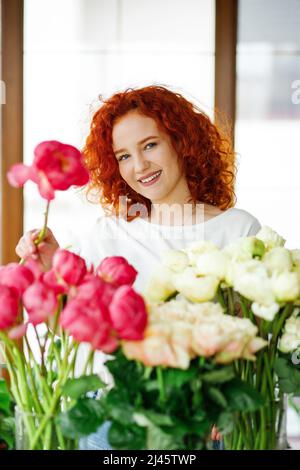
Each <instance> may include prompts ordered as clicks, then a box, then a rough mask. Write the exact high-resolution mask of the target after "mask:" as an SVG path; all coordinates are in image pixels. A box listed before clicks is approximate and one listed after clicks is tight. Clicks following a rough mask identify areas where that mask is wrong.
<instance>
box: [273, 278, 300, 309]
mask: <svg viewBox="0 0 300 470" xmlns="http://www.w3.org/2000/svg"><path fill="white" fill-rule="evenodd" d="M271 285H272V290H273V293H274V295H275V298H276V300H277V301H279V302H289V301H292V300H296V299H297V297H299V295H300V284H299V279H298V276H297V274H296V273H295V272H283V273H280V274H274V275H273V276H272V278H271Z"/></svg>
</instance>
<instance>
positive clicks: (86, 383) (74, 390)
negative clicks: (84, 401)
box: [62, 374, 106, 400]
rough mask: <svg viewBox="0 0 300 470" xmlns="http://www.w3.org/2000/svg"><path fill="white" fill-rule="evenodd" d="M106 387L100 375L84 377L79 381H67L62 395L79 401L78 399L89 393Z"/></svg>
mask: <svg viewBox="0 0 300 470" xmlns="http://www.w3.org/2000/svg"><path fill="white" fill-rule="evenodd" d="M105 386H106V385H105V383H104V382H102V380H101V379H100V377H99V376H98V375H96V374H95V375H84V376H82V377H78V378H77V379H69V380H67V382H66V383H65V385H64V387H63V389H62V395H63V396H65V397H71V398H74V399H75V400H77V398H79V397H81V396H82V395H85V394H86V393H87V392H94V391H96V390H98V389H99V388H103V387H105Z"/></svg>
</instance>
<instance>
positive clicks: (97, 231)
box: [78, 215, 115, 267]
mask: <svg viewBox="0 0 300 470" xmlns="http://www.w3.org/2000/svg"><path fill="white" fill-rule="evenodd" d="M78 254H79V255H80V256H81V257H82V258H84V259H85V261H86V263H87V265H88V266H90V265H91V264H93V265H94V267H96V266H98V265H99V263H100V262H101V260H102V259H103V258H105V257H106V256H113V255H114V254H115V243H114V234H113V230H112V226H111V223H110V221H109V217H108V216H105V215H102V216H101V217H99V218H98V219H97V221H96V223H95V224H93V226H92V228H91V230H90V231H88V232H87V234H86V235H85V236H84V238H83V239H82V240H80V243H79V250H78Z"/></svg>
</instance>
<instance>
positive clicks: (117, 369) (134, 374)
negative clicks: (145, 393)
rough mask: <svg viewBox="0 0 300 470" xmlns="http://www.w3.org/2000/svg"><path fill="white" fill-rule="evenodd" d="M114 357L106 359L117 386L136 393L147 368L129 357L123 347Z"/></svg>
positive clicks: (133, 394) (132, 393) (133, 393)
mask: <svg viewBox="0 0 300 470" xmlns="http://www.w3.org/2000/svg"><path fill="white" fill-rule="evenodd" d="M114 356H115V357H114V359H112V360H109V361H106V362H105V365H106V367H107V368H108V370H109V372H110V373H111V374H112V376H113V378H114V382H115V385H116V386H117V387H120V388H122V387H124V388H126V389H127V391H128V393H130V394H131V395H132V396H135V395H136V391H137V389H138V388H139V387H140V384H141V382H142V380H143V374H144V370H145V368H144V367H143V366H142V365H141V364H139V366H138V365H137V363H136V362H135V361H132V360H129V359H127V358H126V357H125V356H124V354H123V352H122V351H121V349H119V350H117V352H116V353H115V354H114Z"/></svg>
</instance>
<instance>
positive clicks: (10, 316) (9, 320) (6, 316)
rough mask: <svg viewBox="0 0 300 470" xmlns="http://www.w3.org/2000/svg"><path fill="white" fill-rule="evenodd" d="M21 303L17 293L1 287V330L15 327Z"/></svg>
mask: <svg viewBox="0 0 300 470" xmlns="http://www.w3.org/2000/svg"><path fill="white" fill-rule="evenodd" d="M18 308H19V301H18V295H17V291H16V290H15V289H12V288H10V287H7V286H1V285H0V330H6V329H7V328H10V327H11V326H13V325H14V323H15V322H16V320H17V317H18Z"/></svg>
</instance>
